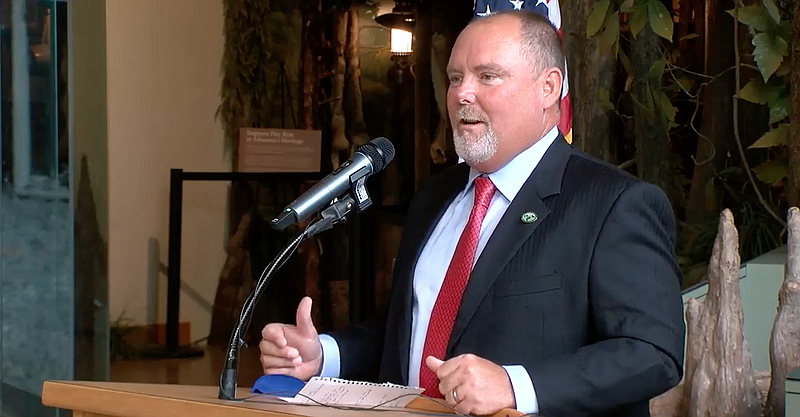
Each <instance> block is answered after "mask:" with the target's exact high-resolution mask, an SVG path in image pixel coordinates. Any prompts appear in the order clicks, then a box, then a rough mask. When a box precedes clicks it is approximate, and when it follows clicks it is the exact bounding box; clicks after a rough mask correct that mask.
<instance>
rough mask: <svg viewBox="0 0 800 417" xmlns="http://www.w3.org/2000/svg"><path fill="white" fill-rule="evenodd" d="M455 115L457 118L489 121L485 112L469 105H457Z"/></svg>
mask: <svg viewBox="0 0 800 417" xmlns="http://www.w3.org/2000/svg"><path fill="white" fill-rule="evenodd" d="M456 117H458V119H459V120H477V121H479V122H483V123H488V122H489V120H488V118H487V117H486V115H485V114H483V113H482V112H480V111H478V110H476V109H475V108H474V107H471V106H462V107H459V108H458V110H456Z"/></svg>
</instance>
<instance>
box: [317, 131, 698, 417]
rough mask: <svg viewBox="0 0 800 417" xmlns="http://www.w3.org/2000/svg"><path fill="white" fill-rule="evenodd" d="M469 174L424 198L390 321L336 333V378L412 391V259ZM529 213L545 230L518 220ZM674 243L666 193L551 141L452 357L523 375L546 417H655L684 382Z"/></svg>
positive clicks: (480, 284) (463, 310)
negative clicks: (653, 408)
mask: <svg viewBox="0 0 800 417" xmlns="http://www.w3.org/2000/svg"><path fill="white" fill-rule="evenodd" d="M468 172H469V167H467V166H466V165H464V164H459V165H457V166H455V167H453V168H451V169H449V170H447V171H445V172H444V173H442V174H440V175H439V176H437V177H435V178H432V179H431V180H430V181H429V182H427V183H426V185H424V186H423V187H422V188H421V189H420V190H419V191H418V193H417V195H416V196H415V198H414V200H413V202H412V204H411V207H410V209H409V212H408V216H407V221H406V227H405V229H404V234H403V238H402V241H401V244H400V247H399V250H398V254H397V259H396V262H395V270H394V273H393V288H392V297H391V304H390V307H389V311H388V312H387V314H386V316H384V318H379V319H377V320H376V322H375V323H371V324H365V325H360V326H355V327H350V328H348V329H346V330H344V331H342V332H338V333H334V334H332V335H333V337H334V338H335V339H336V340H337V343H338V344H339V347H340V355H341V371H342V377H345V378H354V379H356V378H360V379H369V380H377V381H380V382H383V381H391V382H395V383H399V384H406V383H407V381H408V363H409V355H408V352H409V346H410V337H411V311H412V308H411V303H412V297H413V293H412V292H413V289H412V282H413V272H414V269H415V267H416V260H417V258H418V256H419V254H420V252H421V250H422V248H423V246H424V245H425V243H426V240H427V238H428V236H429V235H430V233H431V231H432V230H433V228H434V226H435V224H436V222H437V221H438V219H439V218H440V217H441V215H442V213H443V212H444V211H445V210H446V209H447V207H448V205H449V204H450V202H451V201H452V200H453V198H454V197H455V196H456V195H457V194H458V193H459V192H460V191H461V190H463V189H464V187H465V185H466V181H467V175H468ZM526 212H534V213H536V214H537V216H538V220H536V221H535V222H533V223H530V224H526V223H524V222H522V221H521V219H520V217H521V216H522V214H523V213H526ZM674 241H675V223H674V218H673V214H672V211H671V207H670V204H669V201H668V200H667V198H666V197H665V195H664V193H663V192H662V191H661V190H660V189H659V188H658V187H656V186H653V185H651V184H648V183H645V182H642V181H639V180H638V179H636V178H634V177H632V176H630V175H628V174H627V173H625V172H623V171H621V170H619V169H617V168H616V167H613V166H609V165H607V164H604V163H602V162H600V161H597V160H594V159H592V158H590V157H588V156H586V155H584V154H582V153H581V152H579V151H577V150H576V149H574V148H573V147H572V146H570V145H569V144H567V143H566V142H565V141H564V140H563V138H559V139H557V140H556V141H555V142H554V143H553V145H552V146H551V147H550V148H549V149H548V151H547V152H546V154H545V156H544V157H543V159H542V160H541V162H540V163H539V165H538V167H537V168H536V169H535V170H534V172H533V174H532V175H531V177H530V178H529V179H528V180H527V181H526V182H525V184H524V185H523V187H522V189H521V190H520V192H519V193H518V194H517V196H516V198H515V199H514V201H513V202H512V204H511V205H510V206H509V208H508V210H507V212H506V213H505V215H504V216H503V218H502V219H501V221H500V223H499V224H498V226H497V228H496V229H495V231H494V233H493V235H492V237H491V238H490V240H489V242H488V243H487V245H486V248H485V249H484V251H483V253H482V254H481V255H480V258H479V259H478V262H477V264H476V265H475V268H474V270H473V272H472V275H471V278H470V281H469V284H468V285H467V287H466V290H465V292H464V296H463V300H462V303H461V307H460V309H459V312H458V315H457V318H456V323H455V326H454V328H453V332H452V335H451V338H450V342H449V345H448V350H447V353H448V358H449V357H454V356H457V355H460V354H463V353H473V354H475V355H477V356H480V357H482V358H485V359H488V360H491V361H493V362H494V363H496V364H498V365H520V364H521V365H524V366H525V368H526V369H527V371H528V373H529V374H530V376H531V379H532V381H533V385H534V389H535V390H536V396H537V398H538V402H539V410H540V411H539V412H540V414H541V415H543V416H548V417H554V416H583V415H591V416H600V415H603V416H605V415H608V416H647V415H649V411H648V400H649V399H650V398H652V397H655V396H657V395H659V394H661V393H663V392H665V391H666V390H668V389H669V388H671V387H673V386H674V385H676V384H677V383H678V382H679V381H680V379H681V378H682V375H683V352H684V350H683V349H684V321H683V307H682V300H681V294H680V275H679V271H678V267H677V262H676V259H675V253H674V245H675V243H674ZM442 262H449V259H442Z"/></svg>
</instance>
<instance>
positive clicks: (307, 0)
mask: <svg viewBox="0 0 800 417" xmlns="http://www.w3.org/2000/svg"><path fill="white" fill-rule="evenodd" d="M299 6H300V14H301V15H302V16H303V17H302V19H303V26H302V29H301V33H300V74H299V76H298V77H297V79H298V80H300V85H299V86H298V87H299V88H298V89H299V90H300V94H299V95H298V97H299V100H298V105H299V109H298V111H297V114H299V115H300V128H301V129H314V107H315V106H314V97H315V94H314V92H315V91H316V87H317V79H316V74H317V71H316V68H317V67H316V64H315V63H316V61H315V60H314V49H313V45H312V40H311V22H313V21H314V20H315V19H316V17H317V16H318V15H319V10H320V0H304V1H301V2H300V3H299Z"/></svg>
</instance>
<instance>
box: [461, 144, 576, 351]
mask: <svg viewBox="0 0 800 417" xmlns="http://www.w3.org/2000/svg"><path fill="white" fill-rule="evenodd" d="M571 153H572V147H571V146H570V145H568V144H567V143H566V142H565V141H564V139H563V137H561V136H560V135H559V137H558V138H557V139H556V140H555V142H553V144H552V145H551V146H550V148H549V149H548V150H547V152H546V153H545V155H544V157H543V158H542V160H541V161H540V162H539V165H538V166H537V167H536V169H535V170H534V171H533V173H531V176H530V177H528V180H527V181H525V184H523V186H522V188H521V189H520V190H519V192H518V193H517V195H516V197H515V198H514V201H512V202H511V205H510V206H509V207H508V209H507V210H506V212H505V214H504V215H503V217H502V218H501V219H500V223H498V225H497V227H496V228H495V230H494V232H493V233H492V236H491V237H490V238H489V241H488V242H487V243H486V247H485V248H484V249H483V252H482V253H481V255H480V257H479V258H478V262H477V263H476V264H475V268H474V269H473V270H472V274H471V275H470V280H469V283H467V287H466V289H465V290H464V295H463V297H462V299H461V306H460V307H459V310H458V314H457V315H456V321H455V324H454V325H453V332H452V333H451V335H450V340H449V343H448V346H447V352H448V356H452V350H453V347H454V346H455V344H456V342H457V341H458V339H459V338H460V337H461V335H462V334H463V333H464V330H465V329H466V327H467V324H468V323H469V322H470V320H472V317H473V316H474V315H475V312H476V311H477V309H478V306H479V305H480V304H481V302H482V301H483V298H484V297H485V296H486V293H487V292H488V291H489V289H490V288H491V287H492V285H493V284H494V282H495V281H496V280H497V278H498V277H499V275H500V272H501V271H502V270H503V268H504V267H505V265H506V264H507V263H508V262H509V261H510V260H511V258H512V257H513V256H514V255H515V254H516V252H517V250H519V248H520V247H521V246H522V244H523V243H524V242H525V241H526V240H528V239H529V238H530V236H531V235H532V234H533V232H534V231H535V230H536V228H537V227H539V225H540V224H541V223H542V222H543V221H544V219H546V218H547V216H548V215H549V214H550V210H549V209H548V208H547V206H545V204H544V201H543V200H544V199H546V198H547V197H550V196H552V195H555V194H558V193H559V192H560V191H561V179H562V178H563V175H564V168H565V167H566V164H567V160H568V159H569V156H570V155H571ZM526 213H535V214H536V220H535V221H533V222H529V223H527V222H524V221H523V220H522V216H523V214H526ZM530 218H531V216H526V219H527V220H528V221H530Z"/></svg>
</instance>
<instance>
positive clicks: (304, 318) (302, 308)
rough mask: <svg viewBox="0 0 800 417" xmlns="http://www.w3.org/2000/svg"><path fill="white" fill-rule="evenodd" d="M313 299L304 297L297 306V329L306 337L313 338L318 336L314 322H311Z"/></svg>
mask: <svg viewBox="0 0 800 417" xmlns="http://www.w3.org/2000/svg"><path fill="white" fill-rule="evenodd" d="M311 304H312V302H311V298H310V297H303V299H302V300H300V305H298V306H297V317H296V320H297V329H298V330H299V331H300V334H302V335H303V336H305V337H308V338H312V337H314V336H315V335H316V334H317V329H316V328H315V327H314V322H313V321H312V320H311Z"/></svg>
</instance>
